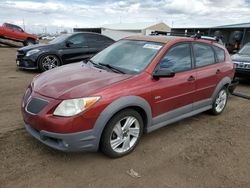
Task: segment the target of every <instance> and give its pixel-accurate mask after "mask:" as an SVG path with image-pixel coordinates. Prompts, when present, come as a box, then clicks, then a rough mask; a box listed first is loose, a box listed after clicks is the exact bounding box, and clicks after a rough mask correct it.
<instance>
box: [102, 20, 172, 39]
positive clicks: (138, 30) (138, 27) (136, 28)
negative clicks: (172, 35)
mask: <svg viewBox="0 0 250 188" xmlns="http://www.w3.org/2000/svg"><path fill="white" fill-rule="evenodd" d="M170 31H171V28H170V27H169V26H168V25H167V24H165V23H164V22H160V23H152V22H151V23H146V22H144V23H119V24H110V25H103V26H102V27H101V34H103V35H106V36H108V37H110V38H112V39H114V40H119V39H121V38H124V37H128V36H131V35H136V34H140V35H141V34H142V35H149V34H151V33H152V32H158V33H159V32H162V33H164V32H170Z"/></svg>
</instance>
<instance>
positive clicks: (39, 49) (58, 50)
mask: <svg viewBox="0 0 250 188" xmlns="http://www.w3.org/2000/svg"><path fill="white" fill-rule="evenodd" d="M112 43H114V40H112V39H110V38H108V37H106V36H103V35H100V34H97V33H90V32H81V33H79V32H78V33H73V34H64V35H61V36H59V37H57V38H56V39H54V40H52V41H50V42H49V43H48V44H38V45H31V46H26V47H23V48H20V49H18V50H17V59H16V64H17V66H18V67H19V68H23V69H40V70H41V71H46V70H49V69H52V68H55V67H58V66H60V65H64V64H68V63H74V62H79V61H82V60H88V59H89V58H91V57H92V56H93V55H95V54H96V53H98V52H99V51H101V50H103V49H104V48H106V47H107V46H109V45H110V44H112Z"/></svg>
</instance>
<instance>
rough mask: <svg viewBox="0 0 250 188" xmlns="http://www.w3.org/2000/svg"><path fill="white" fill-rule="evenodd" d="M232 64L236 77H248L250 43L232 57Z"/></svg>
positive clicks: (249, 71) (249, 69)
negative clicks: (234, 67)
mask: <svg viewBox="0 0 250 188" xmlns="http://www.w3.org/2000/svg"><path fill="white" fill-rule="evenodd" d="M232 60H233V63H234V64H235V65H236V76H239V77H245V76H248V77H250V43H247V44H246V45H245V46H243V48H242V49H241V50H240V51H239V52H238V53H236V54H235V55H233V56H232Z"/></svg>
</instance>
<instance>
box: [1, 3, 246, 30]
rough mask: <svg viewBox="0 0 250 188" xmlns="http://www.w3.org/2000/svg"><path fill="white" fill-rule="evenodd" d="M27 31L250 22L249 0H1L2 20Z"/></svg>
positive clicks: (214, 24)
mask: <svg viewBox="0 0 250 188" xmlns="http://www.w3.org/2000/svg"><path fill="white" fill-rule="evenodd" d="M23 20H24V23H25V27H26V30H27V31H30V32H42V30H44V28H45V27H46V28H47V31H49V32H55V31H61V30H63V29H64V28H65V27H68V28H73V27H98V26H101V25H103V24H112V23H120V22H124V23H131V22H159V21H164V22H165V23H167V24H168V25H169V26H173V27H190V26H218V25H225V24H233V23H242V22H250V0H126V1H114V0H107V1H105V0H96V1H95V0H71V1H70V0H61V1H59V0H13V1H11V0H0V23H3V22H11V23H14V24H18V25H20V26H23Z"/></svg>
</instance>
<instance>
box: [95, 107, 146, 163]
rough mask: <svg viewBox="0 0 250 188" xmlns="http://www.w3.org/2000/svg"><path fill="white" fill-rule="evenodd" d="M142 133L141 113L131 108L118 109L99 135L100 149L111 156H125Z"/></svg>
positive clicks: (132, 148) (134, 145)
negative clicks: (100, 135)
mask: <svg viewBox="0 0 250 188" xmlns="http://www.w3.org/2000/svg"><path fill="white" fill-rule="evenodd" d="M119 125H120V126H119ZM126 125H127V126H126ZM119 127H120V128H119ZM142 133H143V120H142V117H141V115H140V114H139V113H138V112H137V111H135V110H133V109H126V110H123V111H120V112H118V113H117V114H116V115H114V116H113V117H112V118H111V119H110V121H109V122H108V123H107V125H106V127H105V129H104V131H103V134H102V137H101V142H100V149H101V151H102V152H103V153H104V154H105V155H107V156H109V157H112V158H118V157H122V156H125V155H127V154H129V153H130V152H132V151H133V150H134V148H135V147H136V145H137V144H138V142H139V140H140V138H141V136H142Z"/></svg>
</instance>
